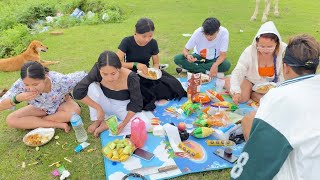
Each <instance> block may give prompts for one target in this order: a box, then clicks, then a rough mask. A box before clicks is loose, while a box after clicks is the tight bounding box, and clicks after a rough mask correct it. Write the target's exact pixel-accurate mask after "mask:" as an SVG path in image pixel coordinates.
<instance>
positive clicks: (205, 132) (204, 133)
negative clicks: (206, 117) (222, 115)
mask: <svg viewBox="0 0 320 180" xmlns="http://www.w3.org/2000/svg"><path fill="white" fill-rule="evenodd" d="M213 132H214V130H213V129H212V128H208V127H197V128H196V129H195V130H193V131H192V132H191V135H193V136H194V137H196V138H205V137H208V136H210V135H211V134H213Z"/></svg>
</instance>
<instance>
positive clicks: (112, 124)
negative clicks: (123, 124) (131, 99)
mask: <svg viewBox="0 0 320 180" xmlns="http://www.w3.org/2000/svg"><path fill="white" fill-rule="evenodd" d="M106 121H107V125H108V127H109V129H110V131H111V134H113V135H117V134H118V119H117V116H115V115H111V116H109V117H108V118H107V119H106Z"/></svg>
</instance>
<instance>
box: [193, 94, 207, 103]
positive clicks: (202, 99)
mask: <svg viewBox="0 0 320 180" xmlns="http://www.w3.org/2000/svg"><path fill="white" fill-rule="evenodd" d="M192 102H197V103H201V104H205V103H209V102H210V98H209V96H208V95H206V94H204V93H197V94H194V95H193V96H192Z"/></svg>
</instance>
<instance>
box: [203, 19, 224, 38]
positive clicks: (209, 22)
mask: <svg viewBox="0 0 320 180" xmlns="http://www.w3.org/2000/svg"><path fill="white" fill-rule="evenodd" d="M202 28H203V33H204V34H205V35H213V34H214V33H216V32H217V31H218V30H219V28H220V21H219V20H218V19H217V18H213V17H210V18H207V19H206V20H204V22H203V23H202Z"/></svg>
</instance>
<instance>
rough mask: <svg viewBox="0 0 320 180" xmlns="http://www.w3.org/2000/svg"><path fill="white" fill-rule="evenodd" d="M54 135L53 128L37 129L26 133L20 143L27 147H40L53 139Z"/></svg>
mask: <svg viewBox="0 0 320 180" xmlns="http://www.w3.org/2000/svg"><path fill="white" fill-rule="evenodd" d="M54 133H55V130H54V129H53V128H37V129H34V130H32V131H30V132H29V133H27V134H26V135H25V136H24V137H23V139H22V141H23V142H24V143H25V144H26V145H28V146H32V147H37V146H42V145H44V144H46V143H48V142H49V141H50V140H51V139H52V138H53V136H54Z"/></svg>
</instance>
